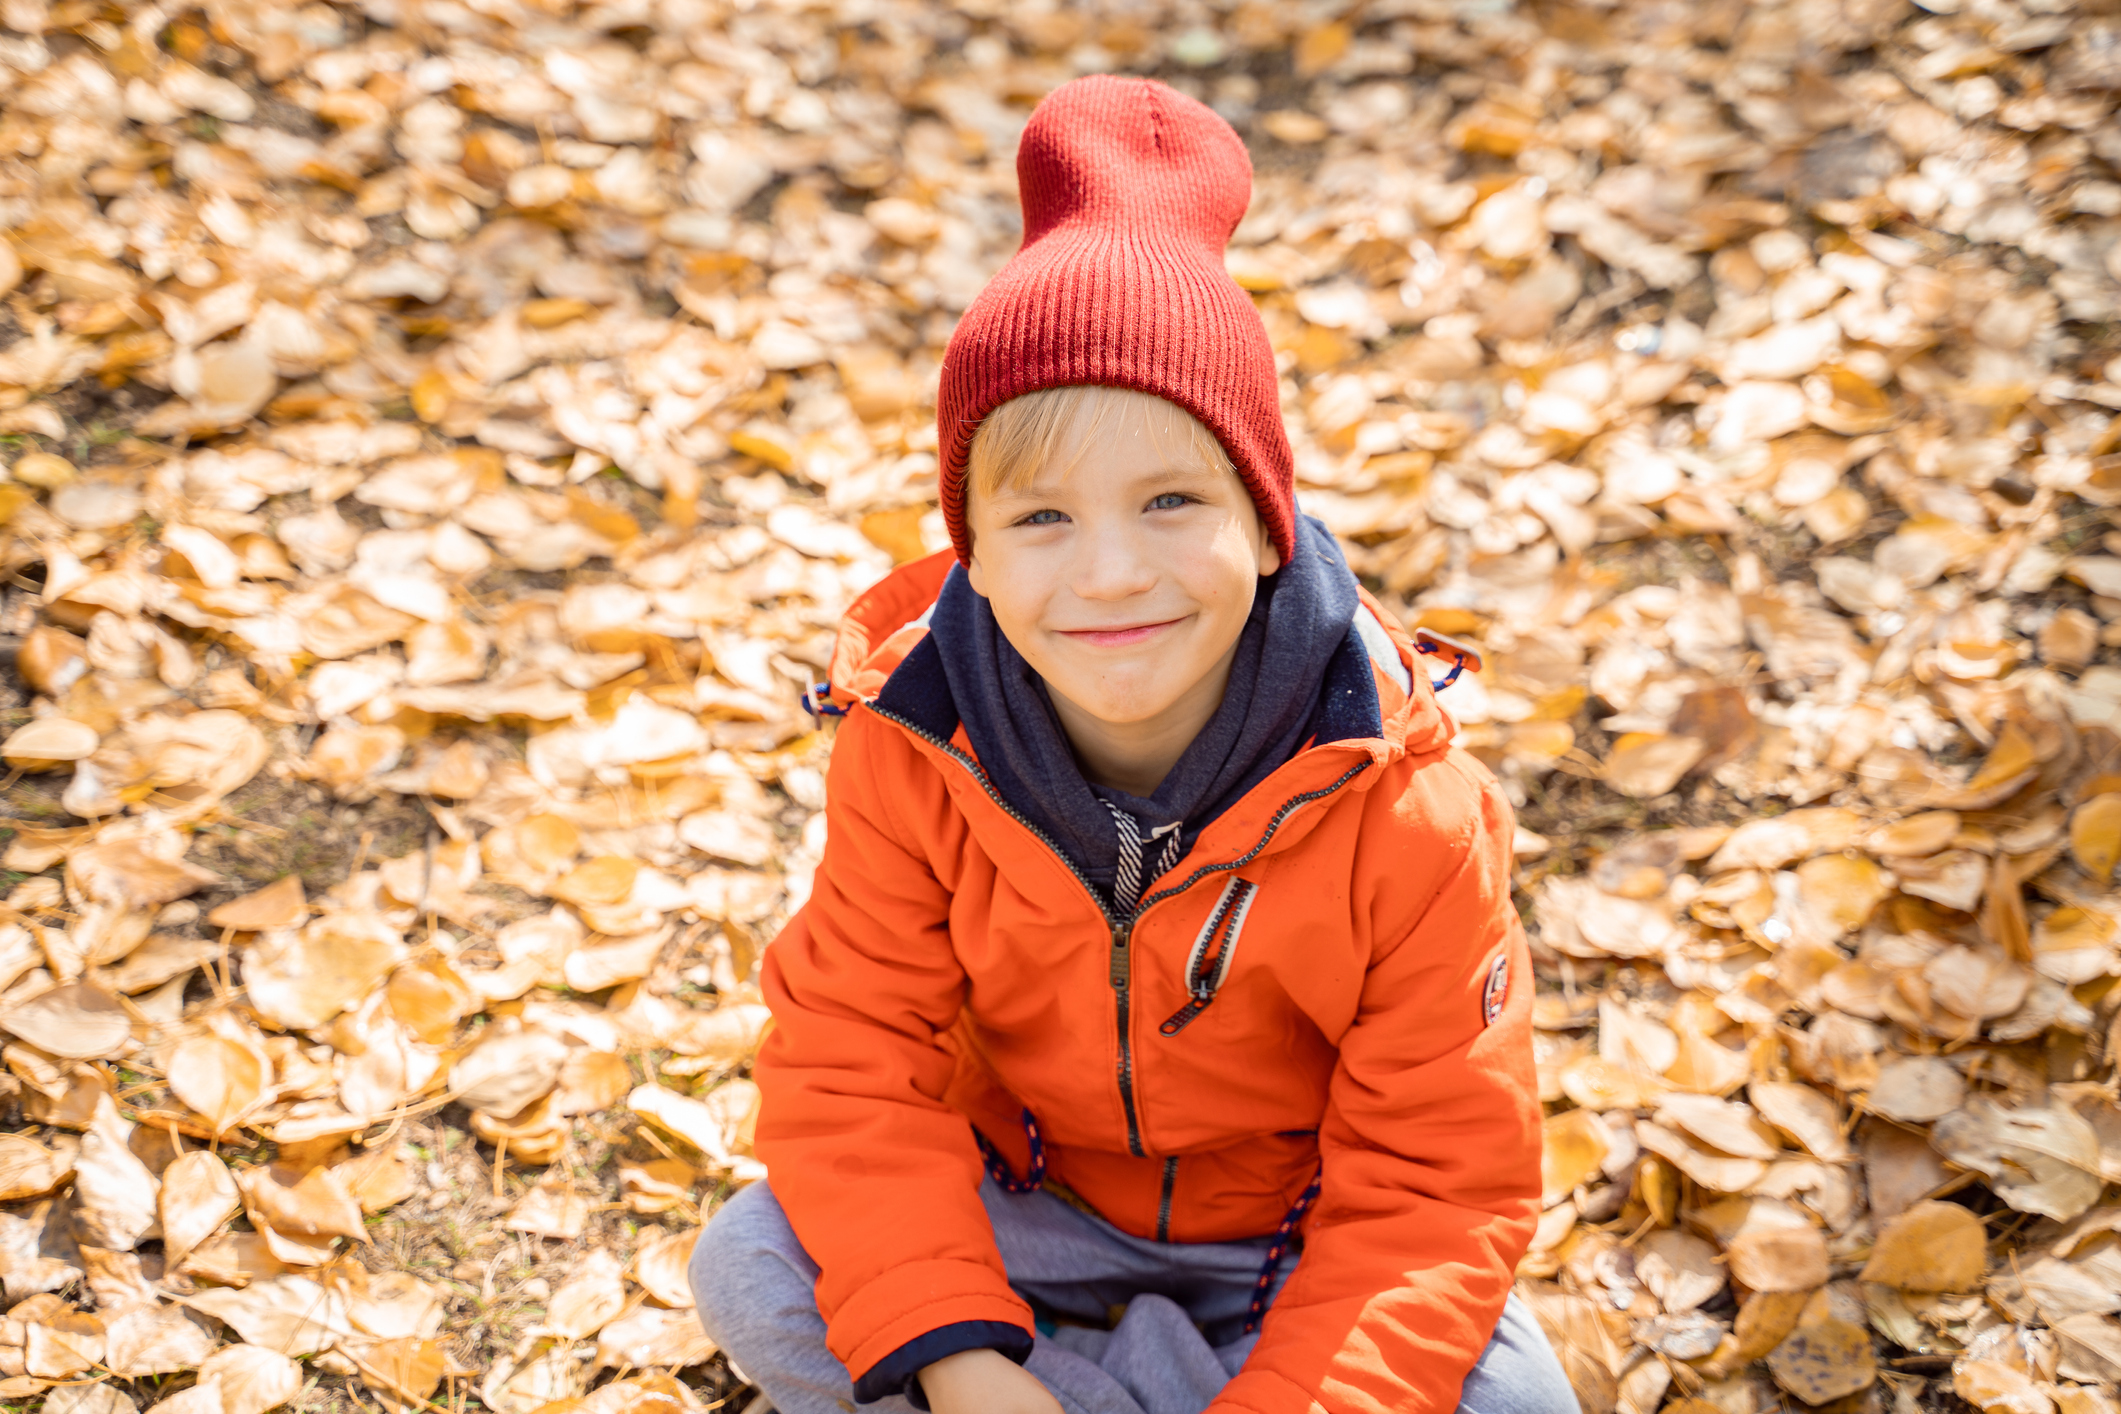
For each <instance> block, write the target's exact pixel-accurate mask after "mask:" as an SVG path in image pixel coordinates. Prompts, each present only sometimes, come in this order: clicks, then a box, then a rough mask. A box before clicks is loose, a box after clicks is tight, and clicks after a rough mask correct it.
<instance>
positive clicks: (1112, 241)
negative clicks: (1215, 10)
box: [936, 74, 1296, 563]
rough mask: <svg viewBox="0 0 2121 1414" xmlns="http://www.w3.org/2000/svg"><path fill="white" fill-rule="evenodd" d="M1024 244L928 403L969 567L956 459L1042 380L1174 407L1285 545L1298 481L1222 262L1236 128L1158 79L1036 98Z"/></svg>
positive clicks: (1234, 195)
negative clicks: (1207, 439) (1206, 438)
mask: <svg viewBox="0 0 2121 1414" xmlns="http://www.w3.org/2000/svg"><path fill="white" fill-rule="evenodd" d="M1016 179H1017V187H1018V190H1019V191H1020V192H1021V194H1022V199H1023V204H1024V244H1023V247H1022V248H1021V249H1020V250H1018V251H1017V253H1016V254H1015V255H1014V256H1012V257H1010V259H1009V263H1008V264H1007V265H1004V266H1003V267H1002V268H1001V271H1000V273H998V274H997V275H996V276H995V277H994V279H993V281H992V282H991V283H989V284H988V286H987V288H986V289H985V290H983V291H981V292H980V296H979V298H978V299H976V300H974V301H973V302H972V307H971V308H970V309H968V310H966V311H965V317H964V319H963V320H961V321H960V322H959V324H958V326H957V332H956V333H954V334H952V335H951V336H950V348H949V350H948V352H947V353H945V354H944V356H943V373H942V391H941V394H940V396H939V397H938V398H937V400H936V434H937V442H938V444H939V452H940V456H941V459H942V469H941V472H942V475H941V479H942V503H943V519H944V521H945V523H946V524H948V525H949V527H950V541H951V543H952V544H953V545H955V546H956V547H957V557H958V558H959V559H960V560H964V561H969V560H970V559H971V557H972V541H971V537H970V536H969V535H968V534H967V532H966V529H965V460H966V457H967V455H968V454H969V453H970V451H971V448H972V436H973V434H974V433H975V432H977V431H978V430H979V425H980V419H982V418H984V417H985V416H986V415H987V414H988V413H990V412H992V411H993V410H994V409H995V408H997V407H999V406H1001V405H1002V404H1003V403H1005V402H1007V401H1009V399H1011V398H1014V397H1018V396H1020V395H1022V394H1024V393H1034V392H1037V391H1039V390H1040V389H1043V388H1060V387H1066V386H1068V385H1071V384H1098V385H1101V386H1105V387H1112V388H1132V389H1135V390H1136V391H1138V392H1143V393H1151V394H1154V395H1155V396H1157V397H1159V398H1163V399H1165V400H1167V401H1169V402H1173V403H1176V404H1178V406H1180V407H1182V408H1184V409H1185V410H1186V411H1187V412H1190V413H1192V414H1193V415H1194V416H1195V417H1197V418H1199V419H1200V420H1201V421H1202V422H1203V423H1205V424H1206V425H1207V427H1208V429H1209V430H1210V431H1211V432H1213V433H1214V434H1215V436H1216V438H1217V439H1218V440H1219V441H1220V442H1221V443H1222V445H1223V449H1224V450H1225V451H1227V452H1228V453H1229V454H1230V461H1231V463H1232V464H1233V465H1234V466H1235V467H1236V468H1237V474H1238V476H1240V477H1242V478H1243V480H1244V483H1245V486H1246V487H1247V488H1248V489H1249V490H1250V491H1251V493H1252V500H1253V503H1254V504H1255V505H1257V506H1258V507H1259V518H1260V521H1261V523H1262V524H1263V525H1264V527H1265V528H1266V532H1267V535H1268V538H1269V539H1271V540H1272V541H1273V543H1274V547H1275V548H1276V549H1277V550H1279V551H1280V552H1281V557H1282V560H1283V562H1284V563H1286V562H1287V561H1288V560H1289V559H1290V558H1291V557H1292V556H1293V555H1294V554H1295V543H1296V521H1295V486H1294V476H1293V470H1292V459H1291V457H1290V454H1289V434H1288V432H1287V431H1286V430H1285V429H1284V428H1283V427H1282V421H1281V386H1280V380H1279V379H1278V377H1277V376H1276V373H1275V368H1274V350H1273V348H1272V347H1271V346H1270V345H1269V344H1268V342H1267V330H1266V326H1265V325H1264V324H1262V323H1261V322H1260V318H1259V311H1258V310H1256V309H1254V308H1253V307H1252V300H1251V297H1250V296H1248V295H1246V293H1245V292H1244V291H1243V290H1242V289H1240V288H1239V287H1238V284H1237V282H1236V281H1235V280H1232V279H1231V278H1230V276H1229V273H1228V272H1227V271H1225V270H1224V269H1223V247H1224V245H1226V244H1227V243H1228V242H1229V239H1230V233H1231V232H1232V231H1234V230H1236V229H1237V223H1238V222H1239V221H1240V220H1241V219H1243V217H1244V214H1245V205H1246V203H1247V202H1249V201H1250V200H1251V198H1252V161H1251V159H1250V158H1249V157H1248V156H1246V154H1245V145H1244V141H1243V139H1241V138H1239V137H1238V135H1237V134H1236V133H1235V132H1233V131H1232V130H1231V128H1230V125H1229V124H1228V123H1226V122H1224V121H1223V120H1222V119H1221V118H1219V117H1217V116H1216V114H1215V112H1214V110H1213V109H1210V108H1209V107H1207V106H1206V105H1205V104H1203V103H1200V102H1199V101H1197V100H1195V99H1191V98H1188V97H1186V96H1185V95H1184V94H1182V93H1180V92H1178V91H1177V90H1175V89H1172V88H1170V87H1167V86H1166V85H1164V84H1160V83H1157V82H1156V81H1154V80H1153V79H1134V78H1118V77H1114V76H1111V75H1103V74H1100V75H1096V76H1093V77H1090V78H1082V79H1077V80H1075V81H1074V82H1073V83H1067V84H1063V85H1061V86H1060V87H1059V88H1057V89H1055V90H1054V91H1053V92H1052V93H1050V94H1048V95H1046V98H1045V101H1044V102H1042V103H1040V104H1039V105H1038V108H1037V110H1036V111H1035V112H1033V113H1032V115H1031V121H1030V123H1029V124H1027V125H1026V126H1025V128H1024V136H1023V141H1022V143H1021V144H1020V145H1019V146H1018V148H1017V151H1016Z"/></svg>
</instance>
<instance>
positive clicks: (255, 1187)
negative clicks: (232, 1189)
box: [236, 1164, 368, 1242]
mask: <svg viewBox="0 0 2121 1414" xmlns="http://www.w3.org/2000/svg"><path fill="white" fill-rule="evenodd" d="M236 1183H237V1185H238V1186H239V1187H240V1188H241V1189H242V1190H243V1203H244V1207H245V1208H246V1209H247V1210H248V1211H249V1214H250V1220H251V1221H252V1222H253V1223H257V1224H260V1225H261V1226H266V1227H271V1228H273V1229H274V1230H275V1231H277V1232H280V1233H282V1234H285V1235H287V1236H289V1237H304V1238H319V1237H345V1238H350V1239H352V1240H354V1241H356V1242H366V1241H368V1229H367V1227H366V1225H365V1224H363V1223H362V1221H361V1205H360V1204H358V1203H356V1202H355V1201H354V1200H353V1195H352V1194H350V1193H348V1192H347V1191H346V1183H345V1180H344V1179H342V1178H340V1177H339V1175H338V1174H337V1173H336V1172H335V1171H334V1170H332V1169H328V1168H313V1169H310V1170H309V1171H308V1172H307V1173H299V1172H296V1171H293V1170H291V1169H289V1168H288V1167H286V1166H285V1165H282V1164H268V1165H266V1166H264V1167H262V1168H254V1169H245V1170H243V1172H242V1173H240V1174H238V1175H237V1176H236Z"/></svg>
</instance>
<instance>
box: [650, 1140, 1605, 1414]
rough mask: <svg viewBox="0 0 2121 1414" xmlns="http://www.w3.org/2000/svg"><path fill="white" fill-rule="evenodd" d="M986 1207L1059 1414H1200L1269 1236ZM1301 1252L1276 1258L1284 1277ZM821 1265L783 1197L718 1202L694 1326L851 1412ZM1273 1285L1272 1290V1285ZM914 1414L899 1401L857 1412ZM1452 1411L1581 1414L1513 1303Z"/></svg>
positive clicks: (751, 1364)
mask: <svg viewBox="0 0 2121 1414" xmlns="http://www.w3.org/2000/svg"><path fill="white" fill-rule="evenodd" d="M980 1199H981V1201H982V1202H984V1203H985V1204H986V1207H987V1216H988V1217H989V1219H991V1220H992V1222H993V1224H994V1240H995V1243H996V1245H997V1246H998V1247H999V1248H1000V1249H1001V1254H1002V1262H1003V1264H1004V1265H1005V1266H1006V1267H1007V1268H1008V1270H1009V1281H1010V1284H1011V1285H1012V1286H1014V1287H1015V1288H1016V1290H1017V1291H1018V1293H1019V1294H1021V1295H1022V1296H1024V1297H1025V1298H1026V1299H1027V1300H1029V1301H1030V1302H1031V1303H1032V1304H1033V1305H1034V1306H1036V1307H1039V1308H1041V1309H1043V1310H1044V1311H1047V1312H1051V1313H1052V1314H1054V1315H1055V1316H1057V1317H1059V1318H1061V1319H1062V1320H1063V1321H1067V1320H1079V1321H1087V1322H1092V1323H1095V1325H1097V1326H1102V1325H1103V1324H1104V1323H1105V1321H1106V1319H1107V1316H1108V1313H1109V1312H1111V1311H1112V1310H1113V1309H1115V1308H1123V1309H1124V1310H1125V1313H1126V1314H1125V1315H1124V1316H1123V1317H1122V1318H1121V1319H1120V1320H1119V1322H1118V1323H1117V1324H1116V1325H1115V1326H1114V1327H1113V1328H1112V1329H1110V1330H1101V1329H1094V1328H1092V1327H1091V1326H1078V1325H1066V1324H1063V1325H1058V1326H1056V1327H1055V1328H1054V1329H1053V1331H1052V1333H1051V1334H1046V1333H1044V1332H1041V1333H1040V1334H1039V1335H1038V1337H1037V1340H1036V1342H1035V1344H1034V1347H1033V1349H1032V1352H1031V1359H1030V1360H1029V1361H1028V1362H1027V1363H1026V1365H1025V1368H1026V1369H1028V1370H1029V1371H1030V1372H1031V1373H1032V1374H1034V1375H1036V1376H1038V1377H1039V1379H1040V1381H1042V1382H1043V1383H1044V1384H1045V1386H1046V1388H1047V1389H1049V1390H1051V1391H1052V1392H1053V1396H1054V1397H1055V1398H1056V1399H1058V1400H1059V1401H1060V1404H1061V1408H1062V1409H1064V1410H1066V1411H1067V1414H1201V1411H1202V1410H1204V1409H1206V1408H1207V1407H1208V1405H1209V1403H1210V1402H1211V1401H1213V1400H1214V1398H1215V1396H1216V1394H1217V1393H1219V1392H1220V1391H1221V1389H1222V1387H1223V1385H1224V1384H1225V1383H1227V1382H1228V1381H1229V1379H1230V1377H1231V1376H1233V1375H1235V1374H1236V1373H1237V1371H1238V1369H1239V1367H1241V1366H1242V1365H1243V1364H1244V1363H1245V1357H1246V1356H1248V1355H1250V1354H1251V1353H1252V1347H1253V1345H1254V1344H1255V1343H1256V1342H1257V1341H1258V1339H1259V1337H1258V1336H1257V1335H1256V1334H1255V1335H1244V1334H1242V1333H1241V1328H1242V1327H1243V1325H1244V1319H1245V1307H1246V1304H1247V1303H1248V1302H1249V1301H1250V1300H1251V1299H1252V1290H1253V1284H1254V1283H1255V1282H1256V1281H1257V1280H1258V1279H1259V1269H1260V1264H1261V1263H1262V1262H1263V1261H1264V1260H1265V1258H1266V1251H1267V1239H1266V1238H1264V1237H1262V1238H1258V1239H1255V1240H1252V1241H1247V1242H1198V1243H1174V1242H1156V1241H1152V1240H1150V1239H1148V1238H1141V1237H1133V1236H1130V1235H1128V1234H1127V1233H1124V1232H1121V1231H1120V1230H1119V1229H1117V1228H1115V1227H1113V1226H1112V1225H1111V1224H1110V1223H1107V1222H1104V1221H1102V1220H1100V1219H1098V1218H1095V1217H1092V1216H1091V1215H1090V1214H1088V1213H1085V1212H1083V1211H1081V1210H1080V1209H1078V1208H1075V1207H1073V1206H1072V1205H1070V1204H1068V1203H1066V1202H1064V1201H1063V1200H1061V1199H1060V1198H1057V1197H1055V1196H1053V1195H1052V1194H1050V1193H1046V1192H1043V1191H1040V1192H1034V1193H1026V1194H1012V1193H1008V1192H1006V1191H1004V1190H1003V1189H1002V1188H1001V1187H1000V1186H999V1185H998V1184H996V1183H994V1182H993V1181H991V1180H989V1181H986V1182H983V1183H982V1184H981V1185H980ZM1296 1261H1297V1258H1296V1257H1295V1256H1294V1254H1292V1255H1291V1256H1290V1258H1289V1260H1288V1261H1286V1262H1284V1263H1283V1266H1282V1272H1281V1279H1282V1280H1283V1281H1285V1280H1287V1278H1288V1275H1289V1272H1290V1270H1291V1269H1292V1268H1293V1267H1294V1266H1295V1264H1296ZM817 1274H818V1268H817V1263H815V1262H813V1261H811V1260H810V1254H809V1253H807V1252H805V1251H804V1250H803V1245H802V1243H800V1242H798V1241H797V1240H796V1236H795V1231H794V1229H793V1228H791V1227H790V1226H789V1225H788V1219H787V1216H786V1215H785V1214H783V1213H782V1211H781V1205H780V1203H779V1202H778V1201H777V1200H776V1199H775V1198H774V1196H773V1192H772V1190H771V1189H770V1188H768V1187H767V1185H766V1184H764V1183H755V1184H753V1185H752V1186H751V1187H749V1188H747V1189H745V1190H744V1191H743V1192H741V1193H739V1194H737V1195H736V1196H735V1197H734V1198H732V1199H730V1200H729V1202H728V1203H726V1204H724V1205H723V1207H722V1209H721V1211H720V1212H718V1213H716V1214H715V1215H714V1220H713V1221H712V1222H711V1223H709V1224H708V1225H707V1231H706V1232H705V1233H703V1234H702V1235H701V1237H700V1242H699V1246H698V1247H696V1248H694V1249H693V1254H692V1269H691V1276H692V1290H693V1294H694V1296H695V1297H696V1298H697V1300H698V1302H699V1312H700V1320H701V1322H702V1323H703V1324H704V1325H705V1326H706V1328H707V1333H708V1334H709V1335H711V1336H713V1337H714V1339H715V1341H716V1342H717V1343H718V1344H720V1346H721V1347H722V1349H723V1350H724V1351H726V1352H727V1353H728V1355H729V1358H730V1359H731V1360H732V1361H733V1362H734V1363H735V1364H736V1365H737V1366H738V1367H739V1368H740V1369H741V1370H742V1371H743V1372H744V1374H745V1375H746V1376H748V1377H749V1378H750V1379H752V1380H753V1381H755V1382H756V1383H757V1384H758V1385H759V1387H760V1388H762V1389H763V1390H765V1392H766V1394H767V1396H768V1397H769V1398H770V1399H772V1401H773V1406H774V1408H775V1409H777V1410H779V1411H780V1414H840V1411H851V1410H853V1409H854V1408H855V1404H854V1383H853V1380H852V1378H851V1377H850V1376H849V1375H848V1373H847V1369H846V1367H845V1366H843V1365H842V1364H840V1362H839V1361H838V1360H837V1359H835V1358H834V1357H833V1355H832V1352H831V1351H829V1350H828V1349H826V1347H825V1321H824V1318H823V1317H822V1316H820V1315H819V1314H818V1310H817V1297H816V1294H815V1286H816V1283H817ZM1275 1290H1276V1292H1277V1294H1278V1293H1279V1291H1280V1284H1279V1282H1277V1284H1276V1287H1275ZM863 1408H864V1409H865V1410H869V1411H875V1414H914V1411H913V1406H912V1405H911V1404H909V1403H908V1402H907V1401H906V1400H905V1399H904V1398H902V1397H900V1396H896V1395H894V1396H892V1397H891V1398H889V1399H885V1400H881V1401H879V1402H877V1403H875V1404H871V1405H865V1406H863ZM1459 1408H1460V1414H1577V1409H1578V1406H1577V1402H1576V1396H1575V1393H1574V1392H1573V1391H1572V1390H1571V1389H1570V1387H1569V1381H1568V1377H1567V1376H1566V1375H1564V1374H1563V1373H1562V1371H1561V1365H1560V1362H1559V1361H1557V1360H1556V1359H1555V1358H1554V1352H1553V1350H1552V1348H1551V1347H1549V1346H1548V1344H1547V1340H1546V1336H1545V1335H1544V1334H1543V1333H1542V1332H1541V1331H1540V1329H1539V1325H1538V1323H1537V1322H1536V1321H1535V1320H1534V1319H1533V1318H1532V1313H1531V1312H1530V1311H1529V1310H1527V1309H1526V1308H1525V1306H1524V1304H1523V1303H1522V1302H1520V1301H1519V1300H1518V1299H1517V1298H1516V1297H1515V1296H1512V1297H1511V1298H1510V1300H1509V1304H1508V1305H1507V1306H1505V1307H1504V1308H1503V1313H1502V1320H1501V1322H1500V1324H1498V1325H1497V1326H1496V1328H1495V1334H1494V1336H1493V1338H1491V1339H1490V1340H1489V1342H1488V1348H1487V1350H1486V1351H1485V1352H1484V1353H1483V1354H1482V1355H1481V1357H1480V1363H1479V1364H1478V1365H1477V1366H1475V1367H1474V1369H1473V1372H1472V1373H1471V1374H1470V1375H1469V1376H1467V1378H1466V1383H1465V1389H1464V1392H1463V1393H1462V1395H1461V1397H1460V1405H1459Z"/></svg>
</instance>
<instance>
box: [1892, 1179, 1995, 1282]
mask: <svg viewBox="0 0 2121 1414" xmlns="http://www.w3.org/2000/svg"><path fill="white" fill-rule="evenodd" d="M1986 1265H1987V1234H1986V1232H1985V1230H1984V1229H1983V1228H1982V1226H1981V1219H1979V1218H1977V1217H1975V1216H1974V1215H1973V1214H1972V1213H1971V1212H1968V1211H1967V1210H1966V1209H1965V1208H1962V1207H1960V1206H1959V1205H1958V1204H1956V1203H1939V1202H1936V1201H1930V1202H1923V1203H1917V1204H1915V1205H1914V1206H1913V1207H1911V1208H1909V1209H1908V1210H1907V1211H1906V1212H1904V1213H1902V1214H1900V1215H1899V1216H1898V1217H1896V1218H1894V1219H1893V1220H1892V1221H1891V1222H1889V1223H1887V1224H1886V1225H1885V1230H1884V1231H1883V1232H1880V1233H1879V1234H1878V1240H1877V1241H1876V1242H1874V1243H1873V1244H1872V1245H1871V1259H1870V1261H1869V1262H1867V1263H1865V1264H1864V1268H1863V1280H1865V1281H1869V1282H1876V1283H1878V1284H1879V1285H1880V1286H1897V1287H1900V1288H1901V1289H1902V1290H1906V1291H1971V1290H1972V1289H1973V1288H1974V1286H1975V1284H1976V1283H1978V1282H1979V1281H1980V1280H1981V1272H1982V1269H1983V1268H1984V1267H1985V1266H1986Z"/></svg>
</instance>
